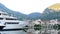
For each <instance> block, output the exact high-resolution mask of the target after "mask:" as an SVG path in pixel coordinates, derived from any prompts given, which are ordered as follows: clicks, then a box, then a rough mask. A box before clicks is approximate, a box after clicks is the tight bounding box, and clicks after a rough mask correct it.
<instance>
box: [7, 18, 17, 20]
mask: <svg viewBox="0 0 60 34" xmlns="http://www.w3.org/2000/svg"><path fill="white" fill-rule="evenodd" d="M6 20H17V19H13V18H6Z"/></svg>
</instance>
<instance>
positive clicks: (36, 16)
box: [28, 12, 41, 20]
mask: <svg viewBox="0 0 60 34" xmlns="http://www.w3.org/2000/svg"><path fill="white" fill-rule="evenodd" d="M40 17H41V13H38V12H34V13H31V14H29V15H28V19H30V20H37V19H40Z"/></svg>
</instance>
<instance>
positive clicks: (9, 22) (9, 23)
mask: <svg viewBox="0 0 60 34" xmlns="http://www.w3.org/2000/svg"><path fill="white" fill-rule="evenodd" d="M6 24H19V22H6Z"/></svg>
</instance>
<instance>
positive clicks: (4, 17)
mask: <svg viewBox="0 0 60 34" xmlns="http://www.w3.org/2000/svg"><path fill="white" fill-rule="evenodd" d="M22 23H23V21H19V20H17V18H16V17H13V16H9V15H8V13H6V12H3V11H0V26H4V28H3V29H19V28H22V27H23V26H22V25H23V24H22Z"/></svg>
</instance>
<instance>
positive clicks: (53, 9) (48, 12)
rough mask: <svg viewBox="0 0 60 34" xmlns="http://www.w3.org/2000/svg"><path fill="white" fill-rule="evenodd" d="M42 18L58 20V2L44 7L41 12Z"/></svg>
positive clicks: (59, 7)
mask: <svg viewBox="0 0 60 34" xmlns="http://www.w3.org/2000/svg"><path fill="white" fill-rule="evenodd" d="M41 19H42V20H52V19H58V20H60V4H54V5H52V6H49V7H48V8H46V9H45V11H44V12H43V14H42V18H41Z"/></svg>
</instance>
